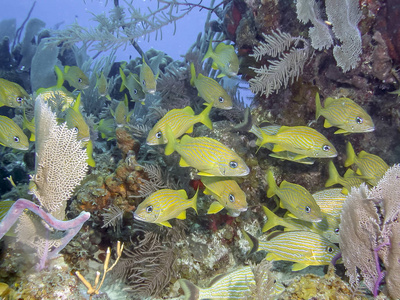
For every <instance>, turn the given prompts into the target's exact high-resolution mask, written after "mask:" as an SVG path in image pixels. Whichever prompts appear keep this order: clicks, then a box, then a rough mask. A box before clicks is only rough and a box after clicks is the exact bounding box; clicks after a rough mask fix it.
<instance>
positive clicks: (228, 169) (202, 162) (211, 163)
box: [165, 126, 250, 176]
mask: <svg viewBox="0 0 400 300" xmlns="http://www.w3.org/2000/svg"><path fill="white" fill-rule="evenodd" d="M165 133H166V136H167V140H168V144H167V146H166V147H165V154H166V155H170V154H172V153H173V152H174V151H176V152H178V153H179V154H180V155H181V160H180V162H179V165H180V166H181V167H193V168H196V169H197V170H199V171H200V172H199V173H198V174H199V175H202V176H246V175H247V174H249V172H250V169H249V167H248V166H247V165H246V163H245V162H244V161H243V159H241V158H240V156H239V155H237V154H236V153H235V152H234V151H233V150H231V149H229V148H228V147H226V146H225V145H223V144H222V143H220V142H218V141H216V140H214V139H211V138H207V137H197V138H192V137H190V136H188V135H184V136H183V137H182V139H181V141H180V142H179V143H178V142H177V141H176V139H175V137H174V135H173V133H172V130H171V128H170V127H169V126H167V127H166V130H165Z"/></svg>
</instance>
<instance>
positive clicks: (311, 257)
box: [244, 231, 340, 271]
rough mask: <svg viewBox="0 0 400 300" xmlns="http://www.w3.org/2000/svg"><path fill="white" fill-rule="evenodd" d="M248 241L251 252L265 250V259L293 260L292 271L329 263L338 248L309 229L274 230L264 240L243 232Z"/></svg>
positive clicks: (337, 251)
mask: <svg viewBox="0 0 400 300" xmlns="http://www.w3.org/2000/svg"><path fill="white" fill-rule="evenodd" d="M244 236H245V238H246V240H247V241H248V242H249V243H250V247H251V251H250V254H251V253H254V252H256V251H262V250H264V251H267V252H268V254H267V256H266V260H269V261H277V260H286V261H292V262H295V264H293V266H292V271H300V270H303V269H304V268H306V267H308V266H321V265H329V264H330V263H331V261H332V259H333V258H334V257H335V255H337V254H338V253H339V252H340V250H339V247H338V246H336V245H335V244H334V243H332V242H330V241H329V240H327V239H326V238H324V237H323V236H321V235H320V234H318V233H315V232H311V231H284V232H282V231H275V232H272V233H271V234H269V235H268V237H267V240H266V241H262V240H258V239H256V238H255V237H253V236H252V235H250V234H249V233H246V232H244Z"/></svg>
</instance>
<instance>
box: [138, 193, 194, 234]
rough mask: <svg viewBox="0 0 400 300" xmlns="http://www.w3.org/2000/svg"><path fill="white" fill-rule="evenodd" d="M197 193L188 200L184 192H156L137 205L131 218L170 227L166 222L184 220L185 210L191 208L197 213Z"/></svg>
mask: <svg viewBox="0 0 400 300" xmlns="http://www.w3.org/2000/svg"><path fill="white" fill-rule="evenodd" d="M198 191H199V190H197V191H196V194H195V195H194V196H193V198H191V199H188V196H187V194H186V191H185V190H171V189H162V190H158V191H156V192H154V193H152V194H151V195H150V196H148V197H147V198H146V199H145V200H144V201H143V202H142V203H140V204H139V206H138V207H137V209H136V210H135V212H134V213H133V216H134V218H135V219H137V220H140V221H143V222H148V223H156V224H159V225H163V226H167V227H172V226H171V224H170V223H169V222H168V220H170V219H173V218H177V219H180V220H184V219H186V209H188V208H190V207H191V208H193V209H194V210H195V211H196V213H197V194H198Z"/></svg>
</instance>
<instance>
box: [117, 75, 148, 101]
mask: <svg viewBox="0 0 400 300" xmlns="http://www.w3.org/2000/svg"><path fill="white" fill-rule="evenodd" d="M119 74H120V76H121V80H122V83H121V87H120V89H119V91H120V92H122V91H123V90H124V89H125V88H127V89H128V91H129V95H130V96H131V99H132V101H138V102H141V104H144V102H143V101H144V99H145V98H146V94H145V93H144V92H143V90H142V86H141V85H140V83H139V75H137V74H133V73H131V72H129V74H128V76H126V75H125V73H124V71H123V70H122V69H121V68H119Z"/></svg>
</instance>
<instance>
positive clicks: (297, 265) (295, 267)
mask: <svg viewBox="0 0 400 300" xmlns="http://www.w3.org/2000/svg"><path fill="white" fill-rule="evenodd" d="M307 267H308V265H306V264H303V263H295V264H293V266H292V271H300V270H303V269H305V268H307Z"/></svg>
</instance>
